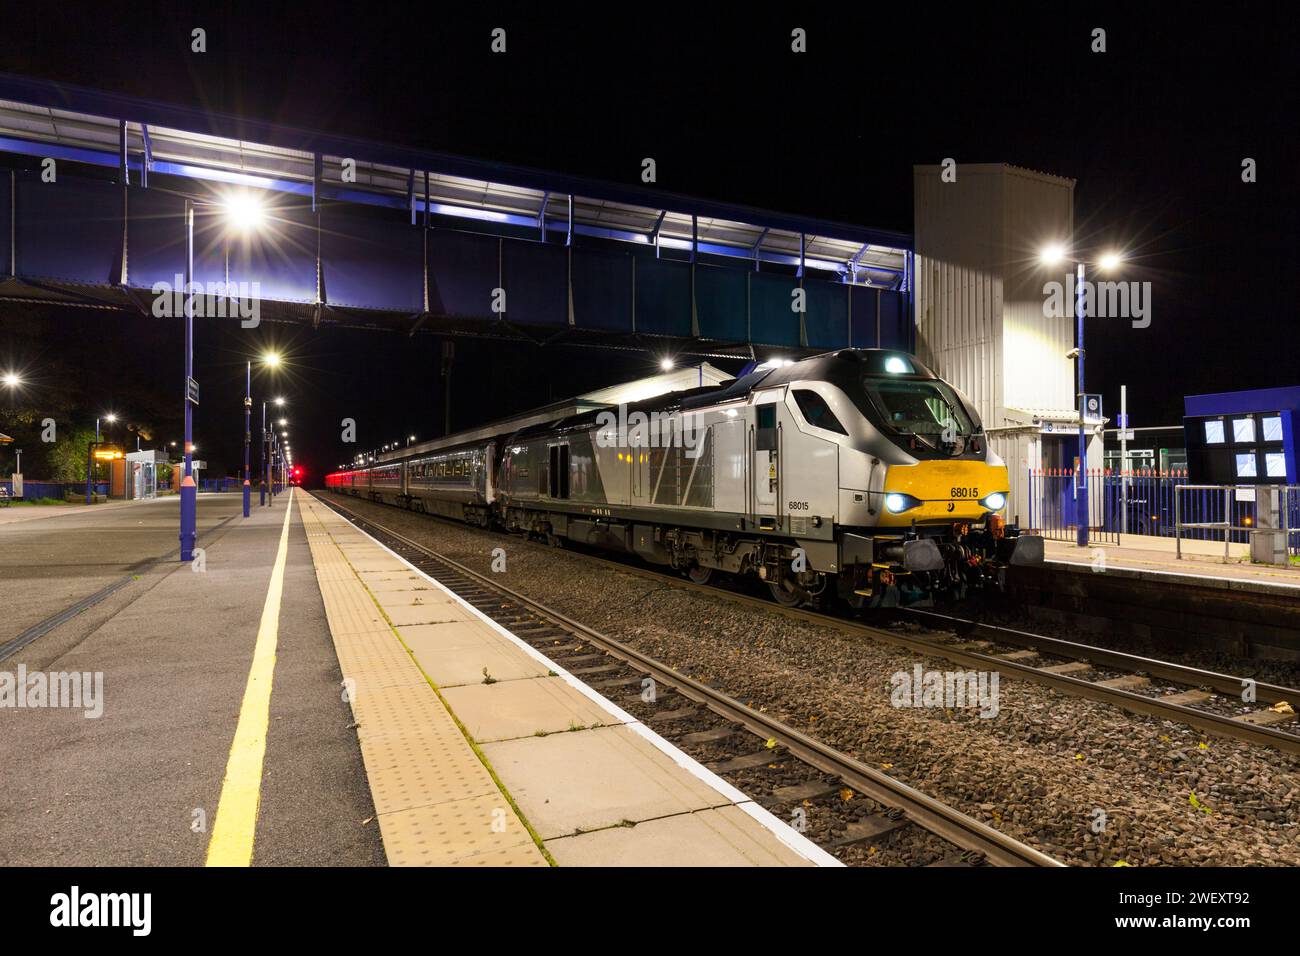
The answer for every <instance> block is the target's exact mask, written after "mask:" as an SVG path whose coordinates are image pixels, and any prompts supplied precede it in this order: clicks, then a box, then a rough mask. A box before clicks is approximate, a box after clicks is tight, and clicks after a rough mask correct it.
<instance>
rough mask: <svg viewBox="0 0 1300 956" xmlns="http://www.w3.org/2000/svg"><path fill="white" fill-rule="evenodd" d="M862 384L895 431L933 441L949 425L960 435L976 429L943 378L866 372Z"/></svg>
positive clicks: (879, 415) (884, 419)
mask: <svg viewBox="0 0 1300 956" xmlns="http://www.w3.org/2000/svg"><path fill="white" fill-rule="evenodd" d="M862 385H863V388H864V390H865V391H866V393H867V399H868V400H869V401H870V403H871V407H872V408H873V410H874V411H875V412H876V415H877V416H878V417H879V419H880V420H881V421H882V422H883V423H884V424H885V425H886V426H888V427H889V428H891V429H893V430H894V431H895V432H900V433H903V434H910V435H916V436H917V437H919V438H922V439H923V440H925V441H926V442H928V443H934V442H937V441H938V440H939V439H940V438H941V437H942V436H943V434H944V432H945V430H947V429H949V428H951V430H952V431H951V434H953V435H955V436H958V437H963V436H966V435H970V434H971V433H972V432H973V431H974V425H973V424H972V422H971V419H970V416H968V415H967V414H966V409H965V407H964V406H963V405H962V402H961V400H960V399H958V398H957V396H956V394H955V393H954V392H953V391H952V389H950V388H949V387H948V386H947V385H945V384H944V383H942V382H939V381H930V380H918V379H911V380H908V379H886V378H876V377H873V376H865V377H864V378H863V380H862Z"/></svg>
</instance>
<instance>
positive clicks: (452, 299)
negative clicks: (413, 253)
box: [429, 229, 510, 318]
mask: <svg viewBox="0 0 1300 956" xmlns="http://www.w3.org/2000/svg"><path fill="white" fill-rule="evenodd" d="M500 242H501V240H499V239H495V238H492V237H491V236H475V235H471V234H469V233H465V232H446V231H444V230H441V229H434V230H431V231H430V232H429V311H430V312H432V313H434V314H435V315H458V316H476V317H479V318H495V317H496V315H495V314H494V313H493V311H492V290H493V289H496V288H497V287H499V286H500V285H501V278H500V269H499V257H500ZM509 304H510V303H509V302H508V301H507V303H506V305H507V307H509Z"/></svg>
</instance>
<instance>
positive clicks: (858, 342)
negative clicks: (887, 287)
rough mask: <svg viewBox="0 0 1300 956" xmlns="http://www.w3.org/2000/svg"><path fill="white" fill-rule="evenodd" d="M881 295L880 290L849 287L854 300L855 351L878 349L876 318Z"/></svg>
mask: <svg viewBox="0 0 1300 956" xmlns="http://www.w3.org/2000/svg"><path fill="white" fill-rule="evenodd" d="M880 293H881V290H880V289H871V288H866V287H864V286H860V285H854V286H849V295H850V296H851V297H852V300H853V342H852V344H853V347H854V348H855V349H874V348H875V347H876V318H877V315H878V313H879V309H880ZM882 335H883V333H882Z"/></svg>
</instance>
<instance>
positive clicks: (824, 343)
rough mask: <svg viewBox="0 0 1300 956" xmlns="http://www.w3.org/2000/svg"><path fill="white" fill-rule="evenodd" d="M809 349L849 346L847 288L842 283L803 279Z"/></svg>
mask: <svg viewBox="0 0 1300 956" xmlns="http://www.w3.org/2000/svg"><path fill="white" fill-rule="evenodd" d="M803 287H804V292H805V294H806V303H807V308H808V313H807V314H806V315H805V316H804V330H805V332H806V333H807V336H808V346H809V348H815V349H842V348H844V347H845V346H846V345H848V344H849V287H848V286H847V285H845V284H843V283H842V282H825V281H821V280H818V279H804V282H803Z"/></svg>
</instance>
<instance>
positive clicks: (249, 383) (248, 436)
mask: <svg viewBox="0 0 1300 956" xmlns="http://www.w3.org/2000/svg"><path fill="white" fill-rule="evenodd" d="M261 362H262V365H264V366H266V367H267V368H269V369H276V368H279V366H280V354H279V353H278V352H269V351H268V352H263V353H262V359H261ZM252 417H253V363H252V361H251V360H249V362H248V365H247V369H246V371H245V378H244V517H245V518H247V517H248V514H249V505H250V504H251V501H250V498H251V496H252V493H253V486H252V481H251V480H250V479H251V475H250V471H251V467H252V464H251V461H250V458H251V454H250V452H251V447H250V446H251V445H252V443H253V434H252V431H253V423H252ZM262 433H263V435H265V434H266V402H263V403H262ZM258 500H259V504H266V486H265V485H262V486H261V488H260V490H259V492H258Z"/></svg>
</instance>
